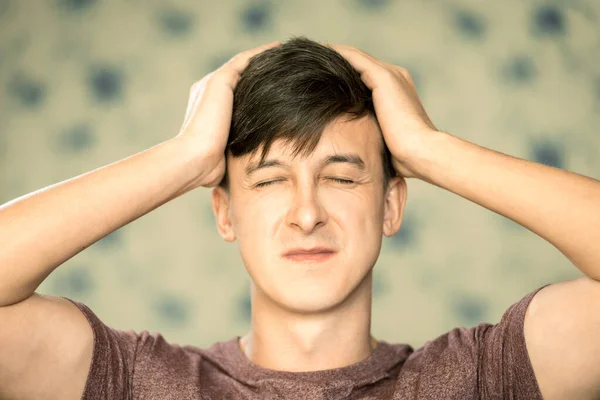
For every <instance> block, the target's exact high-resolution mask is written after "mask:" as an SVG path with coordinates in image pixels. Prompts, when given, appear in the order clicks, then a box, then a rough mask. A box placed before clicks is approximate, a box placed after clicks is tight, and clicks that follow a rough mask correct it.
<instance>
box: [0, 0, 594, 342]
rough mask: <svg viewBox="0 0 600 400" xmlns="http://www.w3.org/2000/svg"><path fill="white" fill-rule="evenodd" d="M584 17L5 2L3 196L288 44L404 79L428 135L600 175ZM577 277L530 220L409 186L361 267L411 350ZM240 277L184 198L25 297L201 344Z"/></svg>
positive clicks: (219, 329)
mask: <svg viewBox="0 0 600 400" xmlns="http://www.w3.org/2000/svg"><path fill="white" fill-rule="evenodd" d="M599 13H600V2H597V1H593V0H580V1H574V0H573V1H544V2H541V1H514V0H512V1H503V2H480V1H474V0H448V1H446V0H444V1H424V0H422V1H417V0H414V1H393V0H336V1H319V0H303V1H300V0H297V1H290V0H288V1H279V2H276V1H234V0H221V1H218V2H212V1H207V0H205V1H156V0H154V1H135V0H129V1H94V0H52V1H50V0H49V1H39V0H38V1H35V0H32V1H17V0H0V107H1V108H0V203H4V202H6V201H9V200H11V199H14V198H16V197H18V196H21V195H23V194H26V193H28V192H31V191H34V190H37V189H39V188H42V187H45V186H47V185H50V184H53V183H56V182H60V181H62V180H65V179H67V178H70V177H73V176H76V175H79V174H82V173H84V172H87V171H89V170H92V169H94V168H98V167H100V166H103V165H106V164H108V163H111V162H114V161H117V160H119V159H122V158H124V157H127V156H129V155H132V154H134V153H137V152H140V151H142V150H145V149H147V148H149V147H151V146H153V145H155V144H158V143H159V142H162V141H164V140H166V139H168V138H170V137H173V136H175V135H176V134H177V132H178V129H179V127H180V124H181V122H182V119H183V115H184V112H185V107H186V103H187V95H188V91H189V87H190V86H191V84H192V83H193V82H194V81H196V80H199V79H201V78H202V77H203V76H204V75H205V74H207V73H208V72H210V71H212V70H213V69H215V68H216V67H217V66H219V65H221V64H222V63H223V62H224V61H226V60H227V59H229V58H230V57H231V56H232V55H234V54H235V53H237V52H239V51H242V50H245V49H247V48H250V47H255V46H257V45H259V44H262V43H267V42H270V41H273V40H282V39H285V38H287V37H290V36H292V35H306V36H308V37H309V38H311V39H315V40H319V41H325V42H331V43H344V44H350V45H354V46H356V47H359V48H361V49H363V50H365V51H367V52H369V53H371V54H373V55H374V56H376V57H379V58H381V59H383V60H385V61H388V62H393V63H395V64H398V65H402V66H404V67H406V68H407V69H408V70H409V71H410V73H411V74H412V75H413V76H414V78H415V81H416V84H417V88H418V91H419V94H420V96H421V98H422V101H423V103H424V105H425V107H426V109H427V111H428V113H429V115H430V116H431V118H432V120H433V121H434V123H435V124H436V126H437V127H438V128H440V129H442V130H445V131H448V132H451V133H452V134H454V135H455V136H459V137H461V138H463V139H466V140H469V141H472V142H474V143H477V144H479V145H482V146H486V147H489V148H492V149H494V150H497V151H501V152H503V153H507V154H511V155H514V156H518V157H522V158H527V159H530V160H534V161H537V162H541V163H545V164H548V165H552V166H556V167H559V168H564V169H568V170H571V171H575V172H578V173H581V174H584V175H588V176H592V177H596V178H598V177H600V161H599V159H598V154H600V152H599V150H600V145H599V143H600V140H599V139H598V135H599V131H600V117H599V115H600V72H599V71H600V70H599V69H598V64H599V62H600V51H599V49H600V47H599V46H600V29H599V28H598V27H600V24H599V23H598V17H599ZM457 162H460V160H457ZM559 193H560V188H557V194H559ZM557 229H559V227H557ZM48 234H49V235H52V232H49V233H48ZM577 276H580V272H579V271H578V270H577V269H576V268H575V267H573V266H572V265H571V264H570V262H569V261H568V260H567V259H566V258H565V257H564V256H563V255H562V254H561V253H560V252H559V251H558V250H557V249H555V248H554V247H553V246H552V245H550V244H549V243H547V242H545V241H544V240H543V239H541V238H540V237H538V236H537V235H535V234H533V233H531V232H529V231H528V230H526V229H525V228H522V227H521V226H519V225H517V224H515V223H513V222H512V221H510V220H508V219H506V218H503V217H501V216H499V215H498V214H495V213H493V212H491V211H489V210H486V209H484V208H482V207H480V206H478V205H476V204H474V203H470V202H468V201H467V200H465V199H463V198H460V197H459V196H456V195H454V194H452V193H450V192H447V191H444V190H442V189H440V188H437V187H433V186H431V185H428V184H426V183H423V182H420V181H415V180H409V181H408V204H407V209H406V213H405V221H404V223H403V225H402V228H401V231H400V232H399V233H398V234H397V235H396V236H395V237H393V238H390V239H385V240H384V245H383V250H382V253H381V256H380V258H379V260H378V263H377V266H376V267H375V283H374V302H373V324H372V329H373V334H374V335H375V336H376V337H377V338H379V339H385V340H387V341H390V342H395V343H397V342H403V343H410V344H412V345H414V346H420V345H421V344H423V343H424V342H425V341H426V340H429V339H432V338H434V337H436V336H438V335H440V334H442V333H444V332H446V331H448V330H450V329H451V328H453V327H456V326H474V325H476V324H478V323H480V322H492V323H495V322H497V321H498V320H499V318H500V316H501V315H502V313H503V312H504V311H505V310H506V308H508V306H509V305H511V304H512V303H514V302H516V301H518V300H519V299H520V298H521V297H522V296H524V295H525V294H526V293H528V292H529V291H531V290H533V289H535V288H537V287H539V286H541V285H543V284H545V283H548V282H557V281H562V280H567V279H572V278H575V277H577ZM248 282H249V278H248V276H247V274H246V272H245V270H244V268H243V265H242V263H241V259H240V257H239V253H238V251H237V245H236V244H235V243H233V244H229V243H226V242H224V241H222V239H221V238H220V237H219V235H218V234H217V231H216V227H215V223H214V217H213V214H212V210H211V206H210V190H208V189H198V190H195V191H193V192H190V193H188V194H186V195H184V196H182V197H180V198H178V199H176V200H174V201H172V202H170V203H168V204H166V205H164V206H162V207H161V208H159V209H157V210H155V211H153V212H151V213H150V214H148V215H146V216H144V217H142V218H140V219H138V220H137V221H134V222H133V223H131V224H129V225H127V226H125V227H123V228H122V229H120V230H118V231H116V232H114V233H112V234H110V235H108V236H107V237H106V238H104V239H102V240H100V241H99V242H98V243H96V244H94V245H93V246H91V247H90V248H88V249H86V250H85V251H83V252H82V253H80V254H78V255H77V256H75V257H74V258H72V259H71V260H69V261H68V262H66V263H65V264H64V265H62V266H61V267H59V268H58V269H57V270H56V271H55V272H54V273H52V274H51V275H50V276H49V277H48V278H47V280H46V281H45V282H44V283H43V284H42V285H41V286H40V288H39V289H38V291H39V292H40V293H44V294H52V295H59V296H66V297H70V298H72V299H75V300H79V301H82V302H84V303H86V304H87V305H88V306H90V307H91V308H92V309H93V310H94V311H95V312H96V313H97V314H98V315H99V316H100V318H101V319H102V320H103V321H104V322H105V323H107V324H108V325H110V326H112V327H115V328H119V329H135V330H136V331H141V330H149V331H158V332H161V333H163V335H165V337H167V339H168V340H170V341H171V342H175V343H184V344H193V345H197V346H201V347H204V346H208V345H210V344H212V343H214V342H215V341H220V340H224V339H228V338H231V337H233V336H234V335H242V334H244V333H245V332H246V331H247V330H248V328H249V311H250V300H249V285H248ZM401 318H402V319H401Z"/></svg>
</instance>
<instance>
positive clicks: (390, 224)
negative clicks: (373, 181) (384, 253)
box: [383, 176, 407, 237]
mask: <svg viewBox="0 0 600 400" xmlns="http://www.w3.org/2000/svg"><path fill="white" fill-rule="evenodd" d="M406 192H407V187H406V181H405V180H404V178H403V177H401V176H397V177H394V178H392V179H390V181H389V183H388V187H387V190H386V194H385V199H384V214H383V234H384V235H385V236H387V237H390V236H394V235H395V234H396V233H397V232H398V231H399V230H400V225H401V224H402V215H403V214H404V206H405V205H406Z"/></svg>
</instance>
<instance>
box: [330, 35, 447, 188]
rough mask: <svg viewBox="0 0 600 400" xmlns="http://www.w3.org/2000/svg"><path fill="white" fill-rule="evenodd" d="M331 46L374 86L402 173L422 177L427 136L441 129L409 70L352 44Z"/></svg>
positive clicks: (384, 129) (387, 137)
mask: <svg viewBox="0 0 600 400" xmlns="http://www.w3.org/2000/svg"><path fill="white" fill-rule="evenodd" d="M327 46H328V47H331V48H332V49H334V50H335V51H337V52H338V53H340V54H341V55H342V56H343V57H344V58H345V59H346V60H348V62H350V64H352V66H353V67H354V68H355V69H356V70H357V71H358V72H359V73H360V74H361V78H362V80H363V82H364V83H365V84H366V85H367V87H369V89H371V91H372V95H373V104H374V107H375V113H376V114H377V121H378V122H379V126H380V127H381V130H382V133H383V138H384V140H385V142H386V145H387V147H388V149H389V150H390V153H391V154H392V158H393V159H392V163H393V165H394V168H395V169H396V171H397V172H398V174H400V175H401V176H403V177H405V178H413V177H416V176H418V172H417V165H418V161H419V158H420V156H421V155H422V151H425V150H426V148H425V144H424V140H423V139H425V138H426V137H427V136H429V135H432V134H435V133H437V131H438V130H437V128H436V127H435V126H434V125H433V123H432V122H431V120H430V119H429V116H428V115H427V113H426V112H425V109H424V108H423V105H422V104H421V101H420V100H419V96H418V95H417V90H416V88H415V84H414V82H413V79H412V77H411V76H410V74H409V73H408V71H407V70H406V69H405V68H402V67H399V66H397V65H392V64H388V63H385V62H383V61H381V60H378V59H376V58H375V57H373V56H371V55H369V54H367V53H365V52H363V51H361V50H359V49H357V48H354V47H351V46H345V45H330V44H328V45H327Z"/></svg>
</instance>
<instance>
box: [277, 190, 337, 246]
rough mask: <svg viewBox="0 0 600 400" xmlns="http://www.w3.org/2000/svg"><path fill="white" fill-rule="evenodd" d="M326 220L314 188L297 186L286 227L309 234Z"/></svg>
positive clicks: (325, 214)
mask: <svg viewBox="0 0 600 400" xmlns="http://www.w3.org/2000/svg"><path fill="white" fill-rule="evenodd" d="M327 219H328V215H327V211H326V210H325V208H324V207H323V204H322V203H321V201H320V200H319V193H318V191H317V189H316V187H315V186H312V185H311V186H309V185H306V186H302V187H300V186H298V187H297V188H296V191H295V194H294V199H293V200H292V205H291V207H290V209H289V211H288V214H287V223H288V225H289V226H292V227H295V228H296V229H300V230H302V231H303V232H304V233H306V234H310V233H311V232H313V231H314V230H315V229H316V228H317V227H319V226H321V225H325V224H326V223H327Z"/></svg>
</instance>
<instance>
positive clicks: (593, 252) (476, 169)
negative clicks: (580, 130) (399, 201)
mask: <svg viewBox="0 0 600 400" xmlns="http://www.w3.org/2000/svg"><path fill="white" fill-rule="evenodd" d="M426 149H427V150H425V151H424V153H423V155H422V157H421V160H420V161H419V162H418V164H419V165H418V166H415V169H416V170H417V171H418V172H417V175H418V177H419V178H420V179H422V180H424V181H426V182H429V183H432V184H434V185H436V186H439V187H441V188H444V189H447V190H449V191H451V192H453V193H456V194H458V195H459V196H462V197H464V198H466V199H468V200H471V201H473V202H475V203H477V204H479V205H481V206H483V207H485V208H488V209H490V210H492V211H494V212H496V213H498V214H501V215H503V216H505V217H507V218H510V219H511V220H513V221H515V222H517V223H519V224H521V225H523V226H524V227H526V228H528V229H529V230H531V231H532V232H534V233H536V234H537V235H539V236H540V237H542V238H544V239H546V240H547V241H548V242H550V243H552V244H553V245H554V246H555V247H556V248H558V249H559V250H560V251H561V252H562V253H563V254H564V255H565V256H566V257H567V258H568V259H569V260H570V261H571V262H572V263H573V264H574V265H575V266H576V267H577V268H579V269H580V270H581V271H582V272H583V273H584V274H586V275H587V276H589V277H590V278H592V279H596V280H600V246H598V243H600V182H599V181H597V180H595V179H592V178H589V177H586V176H582V175H578V174H575V173H572V172H568V171H564V170H561V169H557V168H553V167H549V166H546V165H542V164H537V163H534V162H531V161H527V160H523V159H519V158H515V157H511V156H508V155H505V154H502V153H498V152H495V151H493V150H489V149H486V148H484V147H480V146H477V145H475V144H473V143H470V142H468V141H465V140H462V139H460V138H457V137H455V136H452V135H449V134H447V133H443V132H440V134H435V135H432V136H431V137H430V139H428V142H427V146H426Z"/></svg>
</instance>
